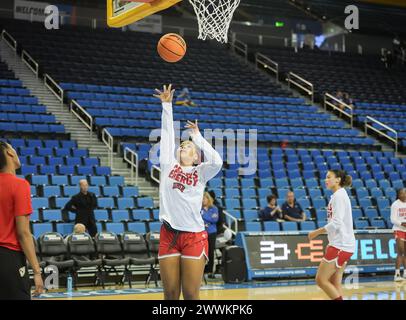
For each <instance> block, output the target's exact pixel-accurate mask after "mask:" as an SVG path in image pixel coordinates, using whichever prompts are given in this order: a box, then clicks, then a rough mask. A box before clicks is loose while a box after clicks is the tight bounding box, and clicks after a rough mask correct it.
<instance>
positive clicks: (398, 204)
mask: <svg viewBox="0 0 406 320" xmlns="http://www.w3.org/2000/svg"><path fill="white" fill-rule="evenodd" d="M390 221H391V222H392V224H393V228H392V229H393V230H397V231H403V232H406V227H402V223H406V202H402V201H400V200H399V199H398V200H396V201H395V202H394V203H392V205H391V207H390Z"/></svg>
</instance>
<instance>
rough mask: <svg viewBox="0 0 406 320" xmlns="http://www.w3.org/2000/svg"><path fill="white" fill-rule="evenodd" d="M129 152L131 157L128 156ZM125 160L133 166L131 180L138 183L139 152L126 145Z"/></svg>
mask: <svg viewBox="0 0 406 320" xmlns="http://www.w3.org/2000/svg"><path fill="white" fill-rule="evenodd" d="M128 154H130V157H128ZM124 160H125V161H126V162H127V163H129V164H130V166H131V181H132V183H133V184H135V185H138V168H139V166H138V164H139V160H138V154H137V153H136V152H134V151H133V150H131V149H130V148H128V147H126V148H125V149H124ZM134 172H135V178H134Z"/></svg>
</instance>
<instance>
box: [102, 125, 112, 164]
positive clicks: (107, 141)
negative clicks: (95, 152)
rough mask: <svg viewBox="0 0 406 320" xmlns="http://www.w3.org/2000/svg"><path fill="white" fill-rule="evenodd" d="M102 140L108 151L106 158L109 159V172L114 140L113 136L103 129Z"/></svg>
mask: <svg viewBox="0 0 406 320" xmlns="http://www.w3.org/2000/svg"><path fill="white" fill-rule="evenodd" d="M102 140H103V142H104V144H105V145H106V146H107V148H108V150H109V152H108V158H109V163H110V168H111V170H113V150H114V139H113V136H112V135H111V134H110V133H109V132H108V131H107V129H104V130H103V131H102Z"/></svg>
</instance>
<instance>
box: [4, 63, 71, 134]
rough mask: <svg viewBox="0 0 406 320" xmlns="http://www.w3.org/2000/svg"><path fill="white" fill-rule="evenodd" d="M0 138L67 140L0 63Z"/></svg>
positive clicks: (60, 126)
mask: <svg viewBox="0 0 406 320" xmlns="http://www.w3.org/2000/svg"><path fill="white" fill-rule="evenodd" d="M0 105H1V108H0V135H1V137H41V138H44V137H46V135H47V134H50V133H52V134H53V135H54V137H58V138H61V139H64V138H65V139H69V134H67V133H66V132H65V128H64V126H63V125H62V124H60V123H58V122H57V121H56V119H55V116H54V115H52V114H50V113H48V112H47V111H46V107H45V106H43V105H41V104H40V103H39V102H38V98H36V97H33V96H32V95H31V93H30V92H29V91H28V90H27V89H25V88H24V87H23V85H22V82H21V81H20V80H17V79H15V77H14V74H13V73H12V72H11V71H10V70H8V68H7V66H6V65H5V64H4V63H3V62H0Z"/></svg>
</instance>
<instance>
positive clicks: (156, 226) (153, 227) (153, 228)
mask: <svg viewBox="0 0 406 320" xmlns="http://www.w3.org/2000/svg"><path fill="white" fill-rule="evenodd" d="M161 225H162V223H161V222H150V223H149V224H148V226H149V232H159V231H160V230H161Z"/></svg>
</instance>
